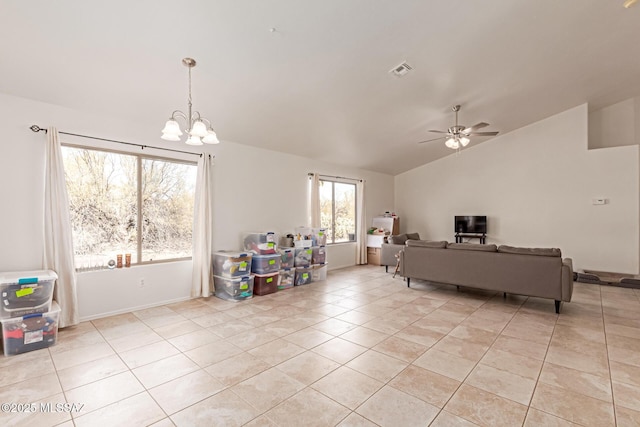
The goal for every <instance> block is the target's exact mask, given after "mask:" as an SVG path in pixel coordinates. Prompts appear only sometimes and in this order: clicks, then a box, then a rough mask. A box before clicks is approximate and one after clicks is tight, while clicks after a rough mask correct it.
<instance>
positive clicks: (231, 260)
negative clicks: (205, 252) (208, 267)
mask: <svg viewBox="0 0 640 427" xmlns="http://www.w3.org/2000/svg"><path fill="white" fill-rule="evenodd" d="M252 255H253V254H252V253H250V252H231V251H220V252H215V253H214V254H213V255H212V257H213V274H214V275H215V276H223V277H242V276H247V275H248V274H249V273H251V257H252Z"/></svg>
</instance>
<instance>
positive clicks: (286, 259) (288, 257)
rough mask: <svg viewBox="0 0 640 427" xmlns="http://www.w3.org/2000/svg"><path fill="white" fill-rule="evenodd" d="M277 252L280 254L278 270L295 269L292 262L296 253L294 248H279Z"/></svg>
mask: <svg viewBox="0 0 640 427" xmlns="http://www.w3.org/2000/svg"><path fill="white" fill-rule="evenodd" d="M278 252H279V253H280V268H293V267H295V264H294V261H293V260H294V258H295V256H296V251H295V249H294V248H280V249H278Z"/></svg>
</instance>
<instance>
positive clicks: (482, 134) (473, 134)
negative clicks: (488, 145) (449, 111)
mask: <svg viewBox="0 0 640 427" xmlns="http://www.w3.org/2000/svg"><path fill="white" fill-rule="evenodd" d="M497 134H498V132H471V133H469V134H467V135H469V136H495V135H497Z"/></svg>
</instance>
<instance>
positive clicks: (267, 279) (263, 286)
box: [253, 271, 280, 295]
mask: <svg viewBox="0 0 640 427" xmlns="http://www.w3.org/2000/svg"><path fill="white" fill-rule="evenodd" d="M279 275H280V273H279V272H278V271H276V272H275V273H270V274H256V275H255V280H254V285H253V293H254V294H256V295H268V294H272V293H274V292H276V291H277V290H278V276H279Z"/></svg>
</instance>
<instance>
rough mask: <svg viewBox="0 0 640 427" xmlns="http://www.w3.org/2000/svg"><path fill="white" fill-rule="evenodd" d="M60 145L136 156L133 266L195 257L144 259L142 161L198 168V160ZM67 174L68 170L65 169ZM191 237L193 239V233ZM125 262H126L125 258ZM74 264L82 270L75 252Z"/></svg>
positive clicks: (186, 259) (87, 146) (80, 145)
mask: <svg viewBox="0 0 640 427" xmlns="http://www.w3.org/2000/svg"><path fill="white" fill-rule="evenodd" d="M60 145H61V146H62V147H69V148H76V149H80V150H93V151H101V152H104V153H111V154H119V155H123V156H132V157H135V158H136V203H137V208H138V209H137V210H138V214H137V215H136V252H137V253H136V255H137V260H138V262H136V263H133V262H132V263H131V267H133V266H137V265H152V264H164V263H168V262H178V261H190V260H192V259H193V254H192V255H191V256H188V257H179V258H169V259H160V260H151V261H142V162H143V160H159V161H165V162H171V163H178V164H183V165H189V166H195V167H196V168H197V167H198V162H197V161H189V160H185V159H176V158H171V157H164V156H158V155H156V154H145V153H135V152H132V151H125V150H115V149H113V148H104V147H96V146H93V145H83V144H74V143H68V142H61V143H60ZM194 154H195V153H194ZM65 176H66V170H65ZM194 192H195V189H194ZM194 198H195V193H194ZM191 238H192V241H193V234H192V236H191ZM123 255H124V254H123ZM123 263H124V260H123ZM74 266H75V269H76V272H79V271H81V267H80V266H77V265H75V254H74ZM98 269H100V268H98ZM88 270H94V268H93V267H90V268H89V269H88Z"/></svg>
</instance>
